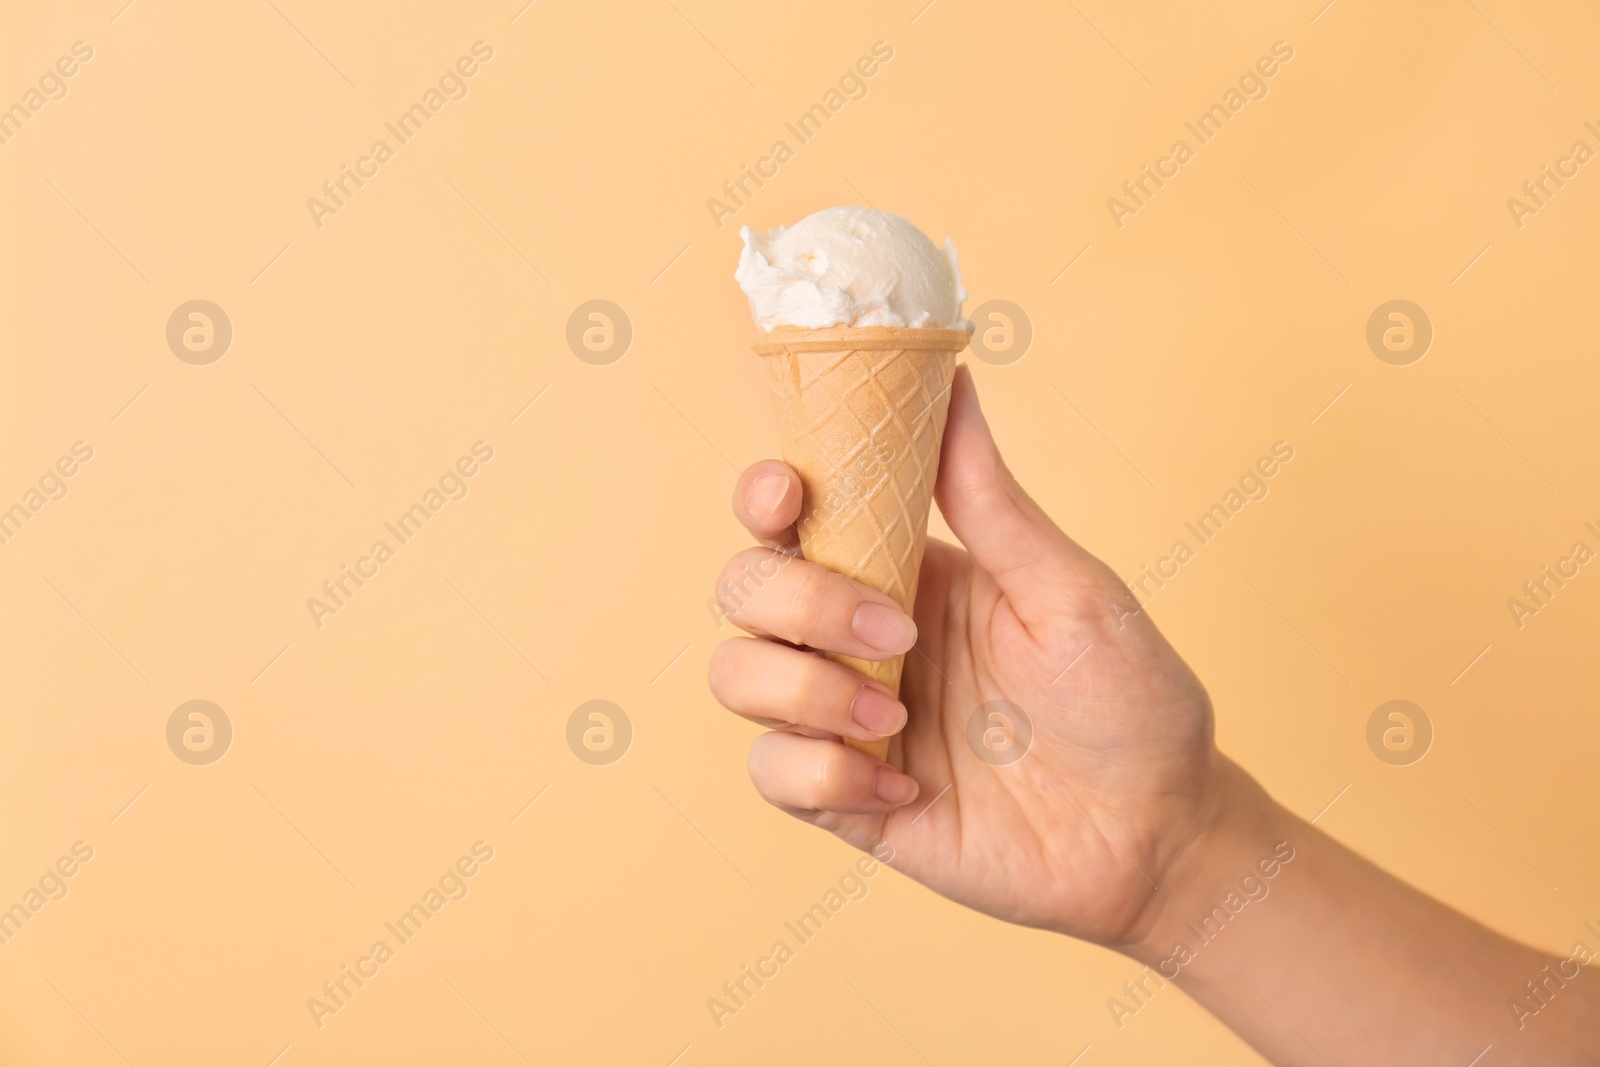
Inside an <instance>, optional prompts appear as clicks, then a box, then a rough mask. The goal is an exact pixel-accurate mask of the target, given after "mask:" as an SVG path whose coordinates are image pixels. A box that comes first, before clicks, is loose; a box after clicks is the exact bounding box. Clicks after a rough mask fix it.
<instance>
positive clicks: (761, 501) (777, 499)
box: [749, 474, 789, 517]
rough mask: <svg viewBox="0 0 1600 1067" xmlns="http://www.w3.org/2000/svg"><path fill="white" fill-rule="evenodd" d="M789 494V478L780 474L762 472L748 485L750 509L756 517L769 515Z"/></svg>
mask: <svg viewBox="0 0 1600 1067" xmlns="http://www.w3.org/2000/svg"><path fill="white" fill-rule="evenodd" d="M788 495H789V479H787V478H785V477H784V476H783V475H781V474H763V475H762V476H761V477H759V478H757V479H756V480H755V483H754V484H753V485H751V486H750V497H749V501H750V511H751V514H753V515H755V516H757V517H765V516H767V515H771V514H772V513H773V512H775V511H777V510H778V505H780V504H782V503H783V498H784V497H786V496H788Z"/></svg>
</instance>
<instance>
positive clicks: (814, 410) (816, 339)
mask: <svg viewBox="0 0 1600 1067" xmlns="http://www.w3.org/2000/svg"><path fill="white" fill-rule="evenodd" d="M968 336H969V335H968V331H966V330H940V329H915V328H906V327H895V326H865V327H833V328H830V329H825V330H803V329H792V328H780V329H777V330H774V331H772V332H771V333H769V334H767V335H765V336H764V337H762V338H761V340H759V341H758V342H756V344H755V345H754V346H753V347H754V349H755V351H756V352H757V353H758V354H760V355H762V356H764V357H765V358H766V364H767V369H768V371H769V373H770V375H771V381H772V402H773V407H774V409H775V411H776V414H777V417H778V429H779V433H780V436H781V438H782V442H783V459H784V462H785V463H788V464H789V466H791V467H793V468H794V469H795V470H796V471H797V472H798V473H799V475H800V484H801V487H802V488H803V489H804V491H805V495H804V498H803V501H802V503H801V510H800V522H799V524H798V531H799V534H800V547H801V550H802V551H803V552H804V553H805V557H806V559H808V560H813V561H815V562H817V563H820V564H822V565H823V566H825V567H827V568H829V569H830V570H835V571H838V572H839V573H841V574H844V575H846V576H848V577H850V578H852V579H854V580H856V581H858V582H861V583H862V584H864V585H869V586H871V587H872V588H874V589H876V590H878V591H879V592H882V593H885V594H887V595H889V596H891V597H893V598H894V600H895V602H896V603H898V604H899V605H900V607H901V608H902V609H903V610H904V611H905V612H906V614H908V615H909V614H911V610H912V606H913V604H914V603H915V601H916V597H917V574H918V572H919V571H920V570H921V568H922V552H923V549H924V547H925V546H926V545H927V540H928V509H929V507H930V506H931V505H932V503H933V485H934V479H935V477H936V476H937V474H938V470H939V446H940V443H941V442H942V441H943V439H944V424H945V416H946V414H947V413H948V411H949V407H950V381H951V377H952V376H953V375H954V373H955V365H956V355H957V354H958V353H959V352H960V351H961V350H962V349H963V348H965V347H966V346H967V338H968ZM828 658H829V659H831V660H835V661H837V662H839V663H843V664H845V665H846V666H848V667H852V668H854V669H855V670H858V671H860V672H861V673H862V674H865V675H866V676H867V677H868V678H872V679H874V680H876V681H878V682H880V683H882V684H883V685H885V686H887V687H888V689H889V691H890V692H891V693H894V694H895V695H896V696H898V695H899V692H900V674H901V669H902V668H903V666H904V663H905V657H903V656H896V657H895V658H893V659H890V660H882V661H879V662H871V661H867V660H859V659H853V658H851V657H849V656H840V655H833V654H829V655H828ZM846 743H847V744H850V745H851V746H853V747H855V748H859V749H861V750H862V751H864V752H870V753H872V754H873V755H875V756H878V757H879V758H880V759H881V758H883V757H885V756H886V755H887V754H888V750H889V742H888V741H887V740H884V741H880V742H875V743H864V742H856V741H849V740H847V742H846Z"/></svg>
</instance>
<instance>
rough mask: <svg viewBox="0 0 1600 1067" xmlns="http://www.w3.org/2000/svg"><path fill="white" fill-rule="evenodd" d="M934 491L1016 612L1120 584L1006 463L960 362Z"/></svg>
mask: <svg viewBox="0 0 1600 1067" xmlns="http://www.w3.org/2000/svg"><path fill="white" fill-rule="evenodd" d="M934 499H935V500H937V501H938V502H939V511H940V512H941V513H942V514H943V515H944V519H945V522H947V523H949V524H950V529H951V530H952V531H954V532H955V535H956V536H957V537H958V538H960V539H961V543H962V544H963V545H965V546H966V548H967V551H969V552H971V553H972V558H973V559H974V560H975V561H976V562H977V563H978V565H979V566H980V567H982V568H983V569H984V570H986V571H988V572H989V574H990V575H991V576H992V577H993V578H994V579H995V581H996V582H997V583H998V584H999V586H1000V588H1001V590H1002V591H1003V592H1004V593H1005V594H1006V596H1007V597H1008V598H1009V599H1010V600H1012V601H1013V602H1014V603H1015V604H1016V605H1017V606H1018V609H1019V612H1020V613H1022V614H1023V615H1024V616H1026V615H1028V614H1032V613H1033V612H1030V611H1029V609H1030V608H1032V609H1042V608H1044V607H1045V605H1047V604H1048V605H1050V606H1051V608H1052V609H1053V610H1055V611H1060V610H1061V609H1062V607H1064V606H1066V605H1065V604H1064V603H1063V601H1064V600H1066V601H1071V600H1075V599H1078V598H1080V597H1083V596H1086V595H1091V594H1092V595H1094V596H1100V595H1101V594H1102V593H1103V592H1104V591H1105V590H1107V589H1108V588H1109V589H1113V590H1117V591H1119V592H1120V591H1121V590H1122V583H1121V581H1120V579H1118V578H1117V577H1116V576H1115V575H1114V574H1113V573H1112V572H1111V570H1110V569H1109V568H1108V567H1106V565H1105V564H1104V563H1101V562H1100V561H1099V560H1098V559H1096V558H1095V557H1094V556H1093V555H1091V554H1090V553H1088V552H1087V551H1085V550H1084V549H1083V548H1082V547H1081V546H1079V545H1078V544H1077V543H1076V542H1075V541H1073V540H1072V539H1071V538H1069V537H1068V536H1067V535H1066V534H1064V533H1062V532H1061V529H1060V527H1058V526H1057V525H1056V524H1055V523H1054V522H1052V521H1051V519H1050V516H1048V515H1046V514H1045V512H1044V509H1042V508H1041V507H1039V505H1038V504H1036V503H1034V501H1033V498H1032V497H1030V496H1028V494H1027V493H1026V492H1025V491H1024V490H1023V488H1022V486H1020V485H1018V484H1017V480H1016V478H1014V477H1013V476H1012V474H1011V472H1010V471H1009V470H1008V469H1006V465H1005V461H1004V460H1003V459H1001V458H1000V449H999V447H998V446H997V445H996V444H995V442H994V435H993V434H992V433H990V431H989V423H988V421H987V420H986V419H985V418H984V417H983V410H982V409H981V408H979V406H978V391H977V387H976V386H975V385H974V384H973V381H972V371H971V370H969V369H968V368H967V366H966V365H965V364H962V365H961V366H960V367H957V368H956V375H955V380H954V382H953V383H952V384H951V392H950V414H949V417H948V419H947V420H946V422H945V429H944V445H943V448H942V450H941V454H940V458H939V476H938V481H937V482H936V483H935V487H934ZM1108 581H1109V582H1111V583H1114V584H1112V585H1110V586H1108V585H1107V582H1108Z"/></svg>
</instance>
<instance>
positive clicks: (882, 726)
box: [850, 685, 906, 737]
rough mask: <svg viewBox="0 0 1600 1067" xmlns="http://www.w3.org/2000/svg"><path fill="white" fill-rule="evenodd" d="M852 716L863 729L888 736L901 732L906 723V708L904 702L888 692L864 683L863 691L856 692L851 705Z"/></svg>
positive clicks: (880, 735)
mask: <svg viewBox="0 0 1600 1067" xmlns="http://www.w3.org/2000/svg"><path fill="white" fill-rule="evenodd" d="M850 718H852V719H854V720H855V724H856V725H857V726H859V727H861V728H862V729H863V730H871V731H872V732H873V733H875V734H877V735H878V736H879V737H888V736H889V735H890V734H896V733H899V732H900V728H901V727H902V726H904V725H905V724H906V709H905V705H904V704H901V703H900V702H899V701H898V700H896V699H895V698H894V697H892V696H890V695H889V694H888V693H884V692H880V691H879V690H877V689H874V688H872V686H870V685H864V686H862V687H861V692H859V693H857V694H856V699H855V702H854V703H853V704H851V705H850Z"/></svg>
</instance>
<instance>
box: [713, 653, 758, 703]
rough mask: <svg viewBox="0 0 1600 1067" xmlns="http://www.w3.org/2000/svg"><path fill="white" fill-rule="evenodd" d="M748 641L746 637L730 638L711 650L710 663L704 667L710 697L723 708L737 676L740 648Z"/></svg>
mask: <svg viewBox="0 0 1600 1067" xmlns="http://www.w3.org/2000/svg"><path fill="white" fill-rule="evenodd" d="M748 640H749V638H747V637H730V638H729V639H728V640H726V641H724V642H722V644H720V645H718V646H717V647H716V648H714V649H712V650H711V662H710V663H709V664H708V665H707V666H706V684H707V685H709V686H710V687H711V695H712V696H714V697H716V698H717V702H718V703H720V704H722V705H724V706H726V705H727V703H728V696H729V694H730V692H731V691H732V688H733V681H734V678H735V677H736V676H737V674H738V669H739V667H738V665H739V660H740V657H741V654H742V652H743V648H742V646H743V644H744V643H745V642H746V641H748Z"/></svg>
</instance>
